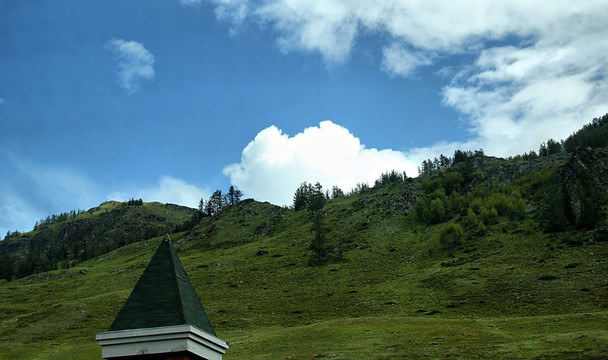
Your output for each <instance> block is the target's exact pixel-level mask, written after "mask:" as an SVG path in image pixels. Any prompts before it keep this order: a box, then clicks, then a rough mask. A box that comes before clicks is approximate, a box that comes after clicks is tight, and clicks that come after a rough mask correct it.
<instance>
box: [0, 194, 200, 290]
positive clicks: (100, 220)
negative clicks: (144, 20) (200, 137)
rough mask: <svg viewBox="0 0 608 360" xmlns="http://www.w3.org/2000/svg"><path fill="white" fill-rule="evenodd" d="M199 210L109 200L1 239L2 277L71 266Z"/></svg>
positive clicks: (152, 233)
mask: <svg viewBox="0 0 608 360" xmlns="http://www.w3.org/2000/svg"><path fill="white" fill-rule="evenodd" d="M196 213H197V212H196V210H194V209H191V208H187V207H183V206H178V205H173V204H161V203H143V202H139V201H130V202H117V201H108V202H105V203H103V204H101V205H100V206H98V207H95V208H92V209H90V210H88V211H85V212H81V213H79V214H78V215H76V216H75V217H73V218H71V219H68V220H64V221H58V222H55V223H52V224H43V225H39V226H37V227H36V230H34V231H31V232H27V233H22V234H19V235H18V236H15V237H10V238H8V239H5V240H4V241H0V258H1V259H2V262H3V264H2V268H1V269H2V274H0V275H1V276H0V277H3V278H8V277H9V276H12V277H20V276H24V275H29V274H31V273H39V272H44V271H47V270H51V269H57V268H62V267H64V268H65V267H69V266H72V265H75V264H77V263H78V262H80V261H84V260H87V259H90V258H93V257H96V256H98V255H101V254H105V253H107V252H108V251H110V250H113V249H116V248H118V247H121V246H124V245H126V244H130V243H133V242H135V241H140V240H145V239H149V238H152V237H155V236H160V235H163V234H165V233H172V232H174V231H175V230H176V228H179V227H180V226H182V224H184V222H187V221H188V220H190V219H191V218H192V216H194V215H195V214H196Z"/></svg>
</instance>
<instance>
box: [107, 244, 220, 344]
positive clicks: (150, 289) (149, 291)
mask: <svg viewBox="0 0 608 360" xmlns="http://www.w3.org/2000/svg"><path fill="white" fill-rule="evenodd" d="M182 324H190V325H193V326H195V327H197V328H199V329H200V330H202V331H205V332H207V333H209V334H211V335H214V336H215V331H214V330H213V327H212V326H211V323H210V322H209V319H208V318H207V314H206V313H205V309H204V308H203V305H202V304H201V301H200V300H199V298H198V296H197V295H196V292H195V291H194V287H193V286H192V283H191V282H190V279H189V278H188V275H187V274H186V271H185V270H184V268H183V266H182V263H181V261H180V260H179V257H178V256H177V252H176V251H175V249H174V248H173V245H172V244H171V240H170V239H169V235H167V236H166V237H165V239H164V240H163V241H162V242H161V244H160V246H159V247H158V249H157V250H156V252H155V253H154V256H152V259H151V260H150V263H149V264H148V266H147V267H146V269H145V270H144V272H143V274H142V275H141V277H140V278H139V281H138V282H137V284H136V285H135V288H134V289H133V291H132V292H131V295H130V296H129V298H128V299H127V301H126V302H125V304H124V306H123V307H122V309H121V310H120V312H119V313H118V315H117V316H116V319H114V322H113V323H112V325H111V326H110V328H109V329H108V331H116V330H130V329H141V328H153V327H161V326H172V325H182Z"/></svg>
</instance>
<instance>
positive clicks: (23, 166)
mask: <svg viewBox="0 0 608 360" xmlns="http://www.w3.org/2000/svg"><path fill="white" fill-rule="evenodd" d="M2 157H3V158H4V160H5V162H4V163H3V166H4V170H5V171H3V172H2V173H0V231H1V232H2V233H0V234H3V233H6V231H8V230H11V231H13V230H20V231H27V230H30V229H31V228H32V227H33V225H34V223H35V222H36V221H37V220H39V219H40V218H42V217H46V216H48V215H51V214H53V213H55V214H58V213H61V212H65V211H69V210H72V209H84V208H89V207H91V206H94V205H95V202H96V200H97V196H98V195H99V194H100V192H101V188H100V187H99V186H98V185H97V184H95V182H94V181H92V180H91V179H89V177H88V176H86V174H83V173H81V172H79V171H77V170H75V169H72V168H69V167H64V166H58V165H48V164H40V163H36V162H33V161H29V160H25V159H19V158H17V157H15V156H14V155H12V154H10V153H3V154H2Z"/></svg>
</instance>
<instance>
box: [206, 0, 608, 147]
mask: <svg viewBox="0 0 608 360" xmlns="http://www.w3.org/2000/svg"><path fill="white" fill-rule="evenodd" d="M212 1H213V2H214V3H215V4H216V9H217V11H218V17H219V18H220V19H222V20H225V21H232V22H233V24H235V25H239V24H241V23H243V22H244V21H246V20H247V19H251V20H252V22H253V23H257V24H261V26H262V27H263V28H267V29H271V30H272V31H274V32H275V33H276V38H277V44H278V46H279V48H280V49H281V50H282V51H284V52H292V51H310V52H317V53H319V54H321V56H323V58H324V59H325V60H326V61H327V62H329V63H342V62H345V61H347V60H348V57H349V56H350V54H351V52H352V49H353V47H355V46H357V44H358V43H357V39H358V38H359V37H360V36H362V35H365V36H367V37H369V36H374V39H377V40H378V41H379V44H380V46H381V47H382V56H383V60H382V63H381V64H380V66H381V68H382V69H383V70H384V71H385V72H387V73H388V74H389V75H393V76H402V77H411V76H412V74H414V73H416V71H417V70H418V69H420V68H421V67H428V66H430V65H433V64H434V63H435V62H436V61H437V60H439V59H441V60H442V63H449V65H448V66H450V69H449V71H446V69H439V70H437V71H438V73H440V74H444V75H446V74H452V76H451V77H450V78H448V79H447V81H448V82H447V83H446V84H445V86H444V88H443V91H442V92H441V96H442V97H443V103H444V104H445V105H446V106H449V107H453V108H454V109H456V110H458V111H460V112H461V113H462V114H463V115H464V117H463V119H464V120H465V121H468V122H469V124H470V127H471V131H472V133H473V134H474V136H475V139H474V140H473V141H472V142H471V143H469V145H471V144H473V143H475V144H477V145H478V146H479V147H483V148H484V149H485V150H486V152H487V153H491V154H493V155H512V154H515V153H520V152H523V151H528V150H531V149H535V148H536V147H537V146H538V144H539V143H540V142H542V141H544V140H546V139H547V138H548V137H553V138H555V139H561V138H564V137H566V136H568V135H569V134H570V133H571V132H572V131H575V130H576V129H577V128H580V126H582V125H583V124H585V123H587V122H589V121H590V120H591V119H593V118H594V117H596V116H600V115H602V114H603V113H606V112H608V106H607V105H606V104H607V103H606V98H608V82H607V81H606V78H607V77H608V62H606V61H605V54H606V53H608V37H607V36H606V34H607V33H608V23H606V21H605V19H606V18H608V5H607V4H606V1H605V0H587V1H570V0H552V1H528V0H514V1H492V0H476V1H464V2H463V1H445V0H426V1H402V0H336V1H331V2H330V1H325V0H272V1H256V2H247V1H238V0H212ZM362 46H363V45H362ZM455 55H467V56H466V57H460V58H459V59H458V60H457V61H458V62H457V63H455V62H450V61H449V60H450V59H451V57H452V56H455ZM463 59H465V60H463ZM466 59H473V60H472V62H470V63H462V61H466ZM438 146H440V145H438Z"/></svg>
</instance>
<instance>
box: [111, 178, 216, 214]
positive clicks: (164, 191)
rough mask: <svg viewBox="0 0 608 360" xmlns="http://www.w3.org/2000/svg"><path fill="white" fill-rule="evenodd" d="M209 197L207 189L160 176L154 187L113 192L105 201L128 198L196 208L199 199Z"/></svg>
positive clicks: (209, 193)
mask: <svg viewBox="0 0 608 360" xmlns="http://www.w3.org/2000/svg"><path fill="white" fill-rule="evenodd" d="M210 195H211V192H210V191H209V189H206V188H205V189H202V188H199V187H197V186H195V185H192V184H188V183H187V182H185V181H184V180H181V179H177V178H174V177H171V176H161V177H160V178H159V180H158V183H157V184H155V185H152V186H148V187H137V188H133V189H130V190H121V191H115V192H113V193H111V194H110V195H109V196H107V197H106V199H107V200H119V201H125V200H128V199H130V198H141V199H143V200H144V201H158V202H162V203H170V204H179V205H183V206H189V207H192V208H196V207H198V203H199V201H200V199H201V198H204V199H209V196H210Z"/></svg>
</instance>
